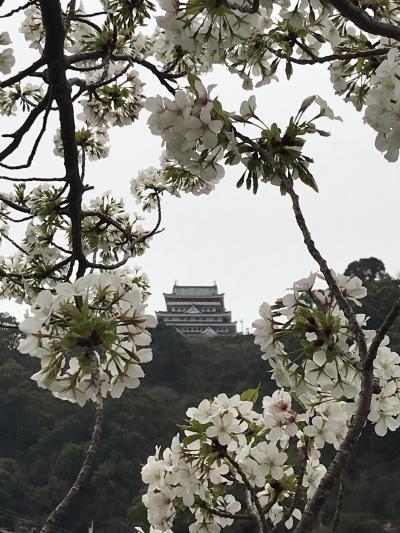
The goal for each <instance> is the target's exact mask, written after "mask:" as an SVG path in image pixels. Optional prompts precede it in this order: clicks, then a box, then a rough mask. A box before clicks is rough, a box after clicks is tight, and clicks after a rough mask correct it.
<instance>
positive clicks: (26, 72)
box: [0, 56, 46, 89]
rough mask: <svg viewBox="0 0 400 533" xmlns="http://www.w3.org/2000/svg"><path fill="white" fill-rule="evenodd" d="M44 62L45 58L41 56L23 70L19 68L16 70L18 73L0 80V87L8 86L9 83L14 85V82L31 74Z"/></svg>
mask: <svg viewBox="0 0 400 533" xmlns="http://www.w3.org/2000/svg"><path fill="white" fill-rule="evenodd" d="M45 63H46V62H45V59H44V58H43V56H42V57H41V58H40V59H38V60H37V61H35V62H34V63H32V65H31V66H29V67H27V68H26V69H24V70H21V72H18V74H15V76H11V78H7V79H6V80H4V81H2V82H0V89H4V88H5V87H10V86H11V85H14V83H17V82H19V81H21V80H23V79H24V78H26V77H28V76H32V75H33V74H35V72H36V71H37V69H38V68H40V67H43V65H45Z"/></svg>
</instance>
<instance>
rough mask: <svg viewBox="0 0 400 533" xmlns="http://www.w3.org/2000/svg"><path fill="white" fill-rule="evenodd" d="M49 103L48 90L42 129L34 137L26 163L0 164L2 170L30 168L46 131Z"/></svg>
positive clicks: (50, 97)
mask: <svg viewBox="0 0 400 533" xmlns="http://www.w3.org/2000/svg"><path fill="white" fill-rule="evenodd" d="M51 102H52V96H51V90H50V94H49V99H48V103H47V107H46V111H45V113H44V116H43V122H42V127H41V128H40V131H39V134H38V136H37V137H36V139H35V141H34V143H33V147H32V150H31V153H30V154H29V157H28V160H27V162H26V163H24V164H22V165H6V164H5V163H0V166H2V167H3V168H6V169H8V170H21V169H23V168H28V167H30V166H31V164H32V161H33V160H34V158H35V155H36V152H37V149H38V147H39V144H40V141H41V140H42V137H43V135H44V132H45V131H46V127H47V120H48V118H49V114H50V110H51Z"/></svg>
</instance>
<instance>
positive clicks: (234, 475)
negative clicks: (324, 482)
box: [142, 389, 325, 533]
mask: <svg viewBox="0 0 400 533" xmlns="http://www.w3.org/2000/svg"><path fill="white" fill-rule="evenodd" d="M246 398H251V399H246ZM256 399H257V390H255V389H253V390H249V391H246V392H245V393H243V394H242V396H239V395H235V396H232V397H227V396H226V395H225V394H220V395H218V396H216V397H215V398H214V399H213V400H203V401H202V402H201V403H200V404H199V406H198V407H197V408H193V407H192V408H189V409H188V410H187V413H186V414H187V417H188V421H187V423H186V424H185V425H184V426H183V428H184V436H183V439H182V440H181V438H180V436H179V435H177V436H176V437H174V439H173V440H172V444H171V447H170V448H167V449H166V450H164V452H163V453H162V454H161V453H160V449H158V448H157V449H156V453H155V455H154V456H151V457H149V458H148V461H147V464H146V465H145V466H144V467H143V469H142V478H143V481H144V483H146V485H147V486H148V489H147V493H146V495H145V496H144V497H143V502H144V504H145V505H146V507H147V509H148V520H149V523H150V524H151V526H152V528H154V530H160V531H169V530H170V529H171V528H172V527H173V523H174V519H175V518H176V514H177V513H179V510H180V508H181V507H182V504H183V506H184V507H185V508H188V509H189V510H190V512H191V513H192V515H193V518H194V521H193V523H191V525H190V526H189V531H190V532H191V533H193V532H198V531H213V532H215V533H218V531H220V530H221V529H222V528H224V527H226V526H229V525H231V524H232V523H233V521H234V520H235V518H237V517H240V516H241V514H244V515H245V514H246V513H247V514H250V515H254V514H256V513H257V512H258V511H257V509H256V507H255V505H256V504H255V502H256V501H257V502H258V503H259V506H260V507H261V508H262V509H263V513H264V514H265V517H266V520H267V521H268V522H269V523H270V524H271V526H272V525H278V524H285V525H286V527H287V528H291V527H292V525H293V521H294V520H298V519H299V518H300V517H301V513H300V511H299V509H297V508H294V507H292V508H290V506H289V502H290V499H291V498H292V497H293V495H294V493H295V492H296V488H297V484H300V485H302V486H303V487H304V488H305V489H306V491H305V492H306V493H307V498H310V497H311V496H312V495H313V494H314V491H315V489H316V487H317V485H318V483H319V481H320V479H321V478H322V476H323V474H324V473H325V468H324V467H323V465H321V464H320V463H319V456H320V454H319V452H318V450H316V449H315V448H314V447H313V446H312V445H311V444H310V442H309V440H308V439H307V437H306V436H305V434H304V433H303V432H302V431H301V428H302V427H303V426H304V425H305V423H306V419H307V415H305V414H299V413H297V412H296V411H295V409H294V407H293V405H292V398H291V396H290V394H289V393H287V392H285V391H284V390H283V389H282V390H277V391H276V392H274V394H273V395H272V396H266V397H265V398H264V399H263V410H262V412H261V413H259V412H257V411H255V410H254V401H256ZM293 437H296V441H297V442H298V444H299V445H298V458H299V462H300V463H302V464H303V470H304V472H303V473H302V474H301V475H298V474H297V473H295V465H294V464H293V463H292V461H291V460H290V459H289V453H288V450H289V444H290V441H291V440H292V439H293ZM238 487H247V491H248V492H249V494H248V498H247V500H246V499H245V500H246V501H244V502H241V501H239V500H238V499H237V495H238V490H237V489H238ZM239 494H240V491H239ZM241 511H242V513H240V512H241ZM243 511H244V513H243Z"/></svg>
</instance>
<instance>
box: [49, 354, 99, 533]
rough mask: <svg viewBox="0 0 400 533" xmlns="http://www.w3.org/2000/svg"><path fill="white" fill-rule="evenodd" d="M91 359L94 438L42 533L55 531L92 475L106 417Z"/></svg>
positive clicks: (92, 358) (95, 364)
mask: <svg viewBox="0 0 400 533" xmlns="http://www.w3.org/2000/svg"><path fill="white" fill-rule="evenodd" d="M89 357H90V362H91V366H92V384H93V387H94V389H95V392H96V414H95V423H94V428H93V433H92V437H91V439H90V444H89V447H88V449H87V451H86V454H85V459H84V461H83V463H82V466H81V469H80V471H79V474H78V476H77V478H76V479H75V481H74V484H73V485H72V487H71V488H70V489H69V491H68V493H67V494H66V495H65V496H64V498H63V499H62V500H61V502H60V503H59V504H58V505H57V507H56V508H55V509H54V510H53V511H52V513H51V514H50V515H49V517H48V518H47V520H46V522H45V524H44V526H43V527H42V529H41V531H40V533H50V532H51V531H52V529H53V526H54V525H55V524H56V522H57V521H58V520H60V518H61V517H62V516H63V514H64V513H65V511H66V510H67V508H68V507H69V506H70V504H71V503H72V501H73V500H74V499H75V498H76V496H77V495H78V493H79V491H80V490H81V488H82V486H83V484H84V482H85V481H86V479H87V477H88V476H89V474H90V471H91V468H92V463H93V458H94V456H95V454H96V451H97V448H98V445H99V441H100V436H101V431H102V426H103V416H104V415H103V397H102V395H101V379H100V371H99V365H98V362H97V359H96V355H95V354H94V353H93V352H91V353H90V354H89Z"/></svg>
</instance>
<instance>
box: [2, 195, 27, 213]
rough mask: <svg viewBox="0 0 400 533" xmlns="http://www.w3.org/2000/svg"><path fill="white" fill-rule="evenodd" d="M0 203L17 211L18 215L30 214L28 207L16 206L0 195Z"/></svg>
mask: <svg viewBox="0 0 400 533" xmlns="http://www.w3.org/2000/svg"><path fill="white" fill-rule="evenodd" d="M0 202H3V203H5V204H6V206H8V207H10V208H11V209H15V210H16V211H19V212H20V213H30V212H31V210H30V208H29V207H24V206H23V205H19V204H16V203H15V202H13V201H12V200H9V199H8V198H5V197H4V196H1V195H0Z"/></svg>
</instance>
